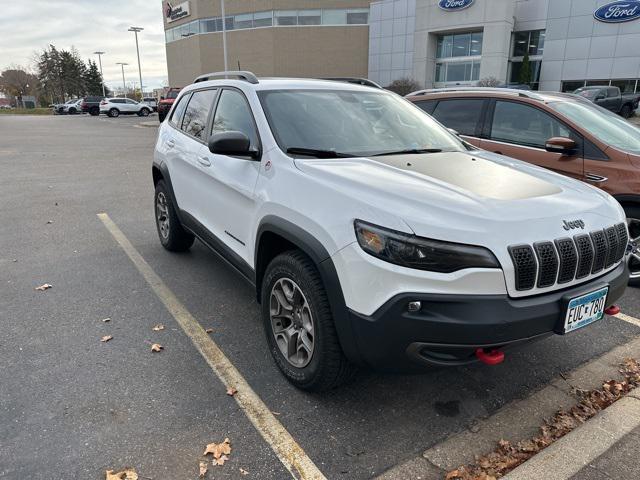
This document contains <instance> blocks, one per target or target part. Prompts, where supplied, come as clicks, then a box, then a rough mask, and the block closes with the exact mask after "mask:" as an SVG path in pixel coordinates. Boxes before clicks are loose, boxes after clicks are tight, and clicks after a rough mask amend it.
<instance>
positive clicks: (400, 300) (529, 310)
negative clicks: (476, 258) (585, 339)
mask: <svg viewBox="0 0 640 480" xmlns="http://www.w3.org/2000/svg"><path fill="white" fill-rule="evenodd" d="M628 279H629V272H628V270H627V267H626V262H624V261H623V262H622V263H621V264H620V265H619V266H618V267H617V268H615V269H614V270H611V271H610V272H608V273H606V274H605V275H603V276H601V277H599V278H596V279H593V280H591V281H589V282H587V283H584V284H582V285H578V286H574V287H571V288H567V289H565V290H560V291H555V292H552V293H547V294H542V295H536V296H531V297H525V298H511V297H509V296H508V295H446V294H425V293H415V294H413V293H402V294H399V295H396V296H394V297H393V298H391V299H390V300H388V301H387V302H386V303H385V304H384V305H382V306H381V307H380V308H378V310H376V311H375V312H374V313H373V314H372V315H370V316H366V315H361V314H359V313H356V312H354V311H352V310H350V311H349V317H350V320H351V322H350V323H351V328H352V331H353V338H354V339H355V342H356V343H357V345H356V348H357V351H358V355H359V357H360V359H361V363H365V364H367V365H369V366H372V367H374V368H377V369H384V370H388V369H389V367H391V369H393V370H396V369H398V368H403V367H405V366H411V365H413V366H416V365H421V364H422V365H427V364H437V365H462V364H466V363H471V362H474V361H476V357H475V351H476V349H477V348H482V347H484V348H489V347H494V348H502V347H506V346H510V345H512V344H516V343H522V342H526V341H531V340H535V339H539V338H542V337H545V336H547V335H551V334H554V333H559V332H560V331H561V330H560V329H561V328H562V325H561V324H562V322H563V321H564V316H565V311H566V305H567V303H568V300H569V299H571V298H573V297H577V296H580V295H582V294H585V293H588V292H590V291H593V290H597V289H598V288H601V287H603V286H606V285H609V293H608V296H607V306H610V305H612V304H613V303H614V302H615V301H616V300H618V299H619V298H620V297H621V296H622V294H623V293H624V290H625V288H626V286H627V282H628ZM411 301H420V302H422V308H421V309H420V310H419V311H417V312H409V311H408V309H407V305H408V303H409V302H411Z"/></svg>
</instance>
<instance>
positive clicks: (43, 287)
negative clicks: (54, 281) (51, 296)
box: [36, 283, 53, 292]
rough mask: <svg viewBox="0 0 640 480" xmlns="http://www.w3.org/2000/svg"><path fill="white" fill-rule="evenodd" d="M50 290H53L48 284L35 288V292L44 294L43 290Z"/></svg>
mask: <svg viewBox="0 0 640 480" xmlns="http://www.w3.org/2000/svg"><path fill="white" fill-rule="evenodd" d="M50 288H53V285H51V284H49V283H45V284H43V285H40V286H39V287H36V290H38V291H40V292H44V291H45V290H49V289H50Z"/></svg>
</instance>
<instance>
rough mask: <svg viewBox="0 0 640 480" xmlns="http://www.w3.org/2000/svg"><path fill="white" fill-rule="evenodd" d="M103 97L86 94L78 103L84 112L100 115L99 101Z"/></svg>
mask: <svg viewBox="0 0 640 480" xmlns="http://www.w3.org/2000/svg"><path fill="white" fill-rule="evenodd" d="M103 99H104V97H97V96H87V97H84V98H83V99H82V103H80V107H81V108H82V111H83V112H84V113H89V114H90V115H93V116H96V115H100V102H102V100H103Z"/></svg>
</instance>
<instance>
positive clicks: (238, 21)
mask: <svg viewBox="0 0 640 480" xmlns="http://www.w3.org/2000/svg"><path fill="white" fill-rule="evenodd" d="M233 27H234V29H236V30H241V29H243V28H253V13H243V14H242V15H236V16H235V17H234V19H233Z"/></svg>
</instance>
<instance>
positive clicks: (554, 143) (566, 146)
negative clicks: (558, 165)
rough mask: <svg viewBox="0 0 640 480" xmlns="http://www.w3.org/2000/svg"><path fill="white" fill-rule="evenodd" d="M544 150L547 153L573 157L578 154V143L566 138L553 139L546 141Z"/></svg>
mask: <svg viewBox="0 0 640 480" xmlns="http://www.w3.org/2000/svg"><path fill="white" fill-rule="evenodd" d="M544 148H545V150H546V151H547V152H551V153H560V154H562V155H571V154H573V153H575V152H576V148H577V145H576V142H575V141H573V140H571V139H570V138H566V137H551V138H550V139H549V140H547V141H546V143H545V145H544Z"/></svg>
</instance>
